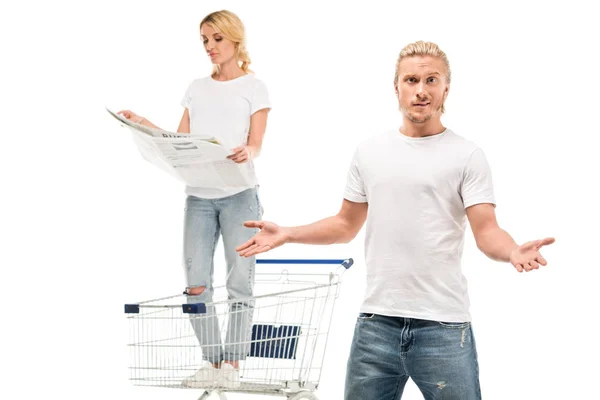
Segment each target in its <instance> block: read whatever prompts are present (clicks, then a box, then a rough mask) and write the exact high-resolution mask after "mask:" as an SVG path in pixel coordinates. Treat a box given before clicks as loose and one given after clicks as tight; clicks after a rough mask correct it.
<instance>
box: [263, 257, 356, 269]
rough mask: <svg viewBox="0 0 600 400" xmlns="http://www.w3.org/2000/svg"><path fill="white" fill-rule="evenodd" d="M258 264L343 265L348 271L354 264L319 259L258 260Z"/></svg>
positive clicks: (351, 260) (348, 261)
mask: <svg viewBox="0 0 600 400" xmlns="http://www.w3.org/2000/svg"><path fill="white" fill-rule="evenodd" d="M256 263H257V264H341V265H343V266H344V268H346V269H348V268H350V267H351V266H352V264H354V260H353V259H352V258H348V259H347V260H319V259H290V258H284V259H260V260H256Z"/></svg>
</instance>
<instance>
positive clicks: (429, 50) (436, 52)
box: [394, 40, 451, 113]
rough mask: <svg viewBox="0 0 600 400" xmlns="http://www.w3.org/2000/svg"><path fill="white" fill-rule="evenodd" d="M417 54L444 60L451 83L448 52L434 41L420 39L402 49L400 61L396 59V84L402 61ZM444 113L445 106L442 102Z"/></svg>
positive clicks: (447, 77) (447, 76)
mask: <svg viewBox="0 0 600 400" xmlns="http://www.w3.org/2000/svg"><path fill="white" fill-rule="evenodd" d="M416 56H432V57H437V58H439V59H440V60H442V61H443V62H444V64H445V65H446V71H447V74H446V79H447V80H448V83H450V78H451V73H450V62H449V61H448V56H446V53H444V52H443V51H442V49H440V48H439V46H438V45H437V44H435V43H433V42H424V41H422V40H419V41H418V42H414V43H411V44H408V45H406V46H405V47H404V48H403V49H402V51H400V55H399V56H398V61H396V74H395V75H394V84H396V83H397V82H398V73H399V70H400V62H401V61H402V60H404V59H405V58H408V57H416ZM441 111H442V113H444V111H446V110H445V107H444V104H442V109H441Z"/></svg>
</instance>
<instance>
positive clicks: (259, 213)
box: [256, 188, 265, 219]
mask: <svg viewBox="0 0 600 400" xmlns="http://www.w3.org/2000/svg"><path fill="white" fill-rule="evenodd" d="M256 205H257V207H258V219H262V216H263V215H264V214H265V209H264V208H263V205H262V203H261V201H260V197H259V196H258V188H257V190H256Z"/></svg>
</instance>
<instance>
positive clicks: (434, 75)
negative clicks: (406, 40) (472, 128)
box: [395, 56, 450, 123]
mask: <svg viewBox="0 0 600 400" xmlns="http://www.w3.org/2000/svg"><path fill="white" fill-rule="evenodd" d="M447 76H448V71H447V70H446V65H445V64H444V62H443V61H442V60H441V59H440V58H438V57H432V56H414V57H407V58H405V59H403V60H402V61H400V65H399V68H398V81H397V82H396V84H395V88H396V93H397V95H398V103H399V104H400V111H402V113H403V114H404V115H405V116H406V117H407V118H408V119H409V120H410V121H412V122H414V123H424V122H427V121H429V120H430V119H431V118H433V117H437V118H439V117H440V116H441V109H442V105H443V104H444V101H445V100H446V96H447V95H448V91H449V89H450V85H449V83H448V78H447Z"/></svg>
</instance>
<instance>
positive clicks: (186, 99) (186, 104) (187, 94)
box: [181, 84, 192, 110]
mask: <svg viewBox="0 0 600 400" xmlns="http://www.w3.org/2000/svg"><path fill="white" fill-rule="evenodd" d="M191 89H192V85H191V84H190V85H189V86H188V88H187V90H186V91H185V94H184V95H183V98H182V99H181V105H182V106H184V107H185V108H187V109H188V110H189V108H190V103H191V102H192V93H191V92H192V90H191Z"/></svg>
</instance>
